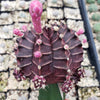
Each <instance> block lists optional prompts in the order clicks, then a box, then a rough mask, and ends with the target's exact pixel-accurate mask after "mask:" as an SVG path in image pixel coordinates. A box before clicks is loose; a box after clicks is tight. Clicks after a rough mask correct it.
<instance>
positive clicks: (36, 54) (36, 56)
mask: <svg viewBox="0 0 100 100" xmlns="http://www.w3.org/2000/svg"><path fill="white" fill-rule="evenodd" d="M41 56H42V53H41V52H40V51H36V52H34V57H35V58H40V57H41Z"/></svg>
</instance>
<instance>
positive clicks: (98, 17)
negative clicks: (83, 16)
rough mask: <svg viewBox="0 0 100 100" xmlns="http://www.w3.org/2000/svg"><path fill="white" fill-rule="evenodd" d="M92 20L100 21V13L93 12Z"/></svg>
mask: <svg viewBox="0 0 100 100" xmlns="http://www.w3.org/2000/svg"><path fill="white" fill-rule="evenodd" d="M92 20H94V21H99V20H100V14H93V15H92Z"/></svg>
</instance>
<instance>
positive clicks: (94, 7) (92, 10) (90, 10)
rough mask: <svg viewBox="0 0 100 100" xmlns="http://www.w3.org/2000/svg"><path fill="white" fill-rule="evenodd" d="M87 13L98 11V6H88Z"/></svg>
mask: <svg viewBox="0 0 100 100" xmlns="http://www.w3.org/2000/svg"><path fill="white" fill-rule="evenodd" d="M88 11H89V12H95V11H98V6H97V5H95V4H90V5H89V7H88Z"/></svg>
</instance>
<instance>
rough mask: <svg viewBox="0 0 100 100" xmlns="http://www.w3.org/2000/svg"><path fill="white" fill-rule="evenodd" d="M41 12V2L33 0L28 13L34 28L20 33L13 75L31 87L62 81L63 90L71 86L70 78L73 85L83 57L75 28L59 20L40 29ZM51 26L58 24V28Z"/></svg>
mask: <svg viewBox="0 0 100 100" xmlns="http://www.w3.org/2000/svg"><path fill="white" fill-rule="evenodd" d="M37 5H39V6H37ZM38 7H39V8H38ZM31 10H32V11H33V10H34V11H33V12H32V11H31ZM35 10H36V11H35ZM41 14H42V4H40V2H39V1H38V0H35V1H33V2H32V3H31V4H30V15H31V16H32V21H33V25H34V28H32V29H31V31H28V30H27V31H24V32H22V33H23V34H24V35H23V37H20V38H18V39H17V43H18V48H17V49H15V53H16V57H17V65H18V67H19V68H20V70H19V71H18V72H15V73H14V75H15V78H17V77H19V78H20V80H22V79H21V78H23V77H21V76H24V77H25V78H29V79H30V80H32V81H33V84H34V87H35V89H39V88H45V86H46V85H47V84H53V83H63V85H62V91H64V92H66V93H67V92H69V90H70V89H71V88H72V84H73V80H74V84H76V83H77V81H79V79H80V76H81V74H82V72H81V71H80V70H79V69H80V67H81V62H82V60H83V49H82V44H81V42H80V40H79V39H78V37H77V36H76V35H75V31H73V30H70V29H68V28H67V26H66V25H65V24H63V23H61V24H60V25H57V24H56V23H55V24H54V25H52V26H51V27H47V26H45V27H44V28H43V29H41V24H40V23H41V22H40V18H41ZM34 16H35V17H34ZM38 18H39V20H37V21H36V20H35V19H38ZM54 26H56V27H58V31H55V29H54ZM39 33H41V34H39ZM61 36H63V37H61Z"/></svg>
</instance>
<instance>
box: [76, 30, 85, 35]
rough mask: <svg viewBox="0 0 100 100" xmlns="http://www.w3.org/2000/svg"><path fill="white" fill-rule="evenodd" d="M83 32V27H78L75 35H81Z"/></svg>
mask: <svg viewBox="0 0 100 100" xmlns="http://www.w3.org/2000/svg"><path fill="white" fill-rule="evenodd" d="M83 33H84V30H83V29H79V30H78V32H76V35H81V34H83Z"/></svg>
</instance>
